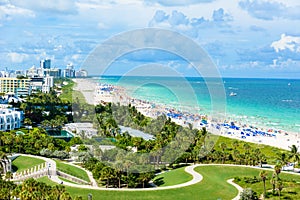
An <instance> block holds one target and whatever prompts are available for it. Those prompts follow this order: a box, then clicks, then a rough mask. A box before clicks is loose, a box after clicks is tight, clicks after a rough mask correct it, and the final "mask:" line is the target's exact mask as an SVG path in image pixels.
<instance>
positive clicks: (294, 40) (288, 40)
mask: <svg viewBox="0 0 300 200" xmlns="http://www.w3.org/2000/svg"><path fill="white" fill-rule="evenodd" d="M271 47H272V48H274V49H275V51H276V52H277V53H278V52H279V51H283V50H286V49H288V50H290V51H291V52H300V37H294V36H288V35H285V34H282V35H281V38H280V40H278V41H274V42H272V44H271Z"/></svg>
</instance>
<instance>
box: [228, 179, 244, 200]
mask: <svg viewBox="0 0 300 200" xmlns="http://www.w3.org/2000/svg"><path fill="white" fill-rule="evenodd" d="M233 180H234V179H233V178H232V179H229V180H227V183H229V184H230V185H232V186H234V187H235V188H236V189H237V190H238V191H239V193H238V195H237V196H236V197H234V198H233V199H232V200H239V199H240V196H241V192H243V190H244V188H242V187H241V186H239V185H238V184H236V183H234V182H233Z"/></svg>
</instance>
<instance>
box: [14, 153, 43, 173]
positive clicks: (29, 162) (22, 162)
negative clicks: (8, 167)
mask: <svg viewBox="0 0 300 200" xmlns="http://www.w3.org/2000/svg"><path fill="white" fill-rule="evenodd" d="M42 163H45V161H44V160H42V159H39V158H32V157H28V156H19V157H17V158H16V159H15V160H14V161H13V162H12V168H13V171H14V172H21V171H24V170H25V169H28V168H31V167H34V166H36V165H39V164H42Z"/></svg>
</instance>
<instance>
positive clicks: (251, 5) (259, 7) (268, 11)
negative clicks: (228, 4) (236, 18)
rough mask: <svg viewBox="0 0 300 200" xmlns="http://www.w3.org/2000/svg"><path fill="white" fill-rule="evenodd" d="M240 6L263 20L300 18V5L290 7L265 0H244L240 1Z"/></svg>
mask: <svg viewBox="0 0 300 200" xmlns="http://www.w3.org/2000/svg"><path fill="white" fill-rule="evenodd" d="M239 6H240V8H242V9H243V10H246V11H247V12H248V13H249V15H251V16H252V17H255V18H258V19H262V20H274V19H277V18H282V19H292V20H298V19H300V12H299V10H300V6H295V7H290V6H287V5H286V4H283V3H279V2H275V1H272V2H271V1H265V0H243V1H240V2H239Z"/></svg>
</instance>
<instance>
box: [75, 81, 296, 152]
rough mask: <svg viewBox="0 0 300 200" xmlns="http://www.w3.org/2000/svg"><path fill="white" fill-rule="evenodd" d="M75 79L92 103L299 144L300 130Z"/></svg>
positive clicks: (257, 139)
mask: <svg viewBox="0 0 300 200" xmlns="http://www.w3.org/2000/svg"><path fill="white" fill-rule="evenodd" d="M74 81H75V82H76V83H77V86H76V88H75V89H76V90H79V91H81V92H82V93H83V95H84V96H85V98H86V100H87V102H88V103H89V104H94V105H97V104H99V103H105V102H112V103H120V104H121V105H129V104H131V105H132V106H135V107H136V109H137V110H139V111H140V112H141V113H142V114H144V115H145V116H148V117H151V118H156V117H157V116H159V115H166V116H167V117H170V118H171V120H172V121H174V122H175V123H177V124H179V125H182V126H188V124H191V125H192V126H193V128H197V129H201V128H202V127H206V129H207V130H208V131H209V132H210V133H212V134H215V135H221V136H224V137H229V138H235V139H239V140H244V141H247V142H252V143H258V144H265V145H270V146H274V147H278V148H282V149H287V150H289V149H290V148H289V147H290V146H292V145H296V146H299V145H300V143H299V141H300V135H299V134H298V133H291V132H287V131H284V130H278V129H274V128H268V127H256V126H252V125H251V124H243V123H241V122H238V121H230V120H228V119H224V118H222V119H216V118H212V117H211V116H207V115H206V114H194V113H190V112H186V111H180V110H177V109H174V108H171V107H169V106H166V105H158V104H155V103H153V102H149V101H145V100H141V99H137V98H133V97H131V96H129V95H128V93H127V92H126V89H125V88H123V87H120V86H115V85H110V84H107V83H99V82H98V81H97V82H95V81H93V80H91V79H74Z"/></svg>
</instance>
